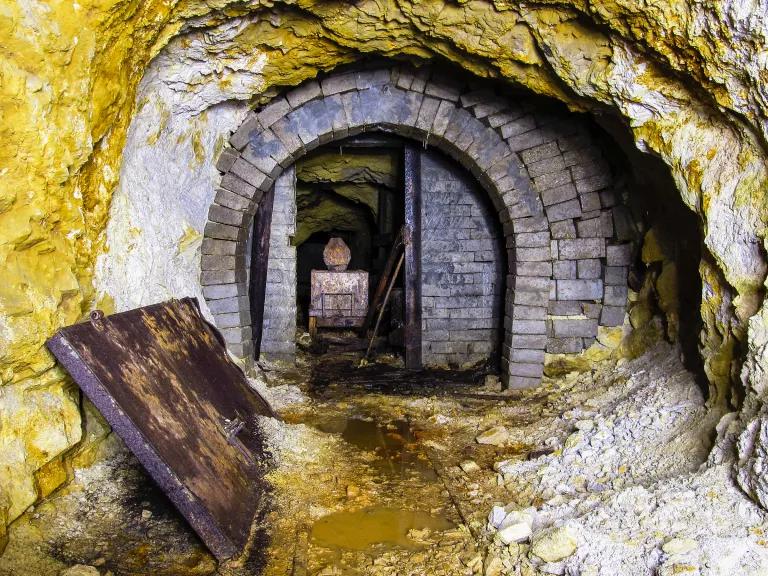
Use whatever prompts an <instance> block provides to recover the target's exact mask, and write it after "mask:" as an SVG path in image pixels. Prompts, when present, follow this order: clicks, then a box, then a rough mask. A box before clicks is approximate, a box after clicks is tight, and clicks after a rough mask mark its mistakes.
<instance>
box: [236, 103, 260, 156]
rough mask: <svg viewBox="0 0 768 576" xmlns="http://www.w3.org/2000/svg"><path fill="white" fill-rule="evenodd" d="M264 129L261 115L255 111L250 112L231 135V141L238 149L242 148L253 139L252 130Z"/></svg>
mask: <svg viewBox="0 0 768 576" xmlns="http://www.w3.org/2000/svg"><path fill="white" fill-rule="evenodd" d="M261 130H263V127H262V125H261V123H260V122H259V117H258V115H257V114H256V113H255V112H249V113H248V115H247V116H246V117H245V120H244V121H243V123H242V124H240V127H239V128H238V129H237V130H235V132H234V133H233V134H232V136H230V137H229V143H230V144H231V145H232V147H233V148H235V149H236V150H242V149H243V148H244V147H245V145H246V144H248V141H249V140H250V139H251V133H252V132H259V131H261Z"/></svg>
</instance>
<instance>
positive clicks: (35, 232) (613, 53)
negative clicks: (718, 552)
mask: <svg viewBox="0 0 768 576" xmlns="http://www.w3.org/2000/svg"><path fill="white" fill-rule="evenodd" d="M766 12H767V9H766V6H765V3H764V2H762V1H760V0H743V1H739V2H735V1H728V0H718V1H715V2H709V3H694V2H684V3H680V2H674V3H673V2H668V1H661V2H655V3H641V4H638V3H637V2H631V1H629V0H626V1H625V0H596V1H593V2H589V3H584V2H577V1H575V0H571V1H565V2H560V3H558V4H556V5H553V4H551V3H549V2H543V1H542V2H528V3H526V4H525V5H522V6H521V5H517V4H516V3H515V4H513V3H509V2H505V1H503V0H497V1H495V2H482V1H476V2H465V3H455V4H454V3H441V2H408V1H397V2H396V1H395V0H390V1H385V2H374V1H373V0H363V1H362V2H357V3H355V4H354V5H348V4H335V3H327V2H313V1H310V0H302V1H301V2H297V3H293V2H276V3H274V5H271V4H270V6H269V7H266V6H262V5H261V4H260V3H258V2H252V3H239V2H234V1H230V0H216V1H215V2H214V1H212V0H208V1H206V0H182V1H179V2H174V3H170V2H163V1H160V0H154V1H149V2H145V3H142V5H141V6H140V7H138V8H137V7H135V6H133V5H129V4H128V3H125V2H116V3H112V4H111V5H109V6H105V5H104V4H103V3H98V2H93V1H91V0H86V1H84V2H78V3H62V4H60V5H58V4H57V5H43V4H40V5H37V4H28V3H25V2H18V3H15V4H10V5H8V6H7V9H6V10H5V12H4V14H3V19H2V21H0V31H2V33H3V37H4V38H5V46H6V48H7V54H6V58H4V59H3V61H2V62H0V74H2V77H3V82H2V86H0V116H2V118H3V122H2V126H1V127H0V131H1V133H2V136H3V142H4V146H3V147H2V150H0V167H2V168H0V176H1V177H2V179H3V185H2V186H1V187H0V269H1V270H2V278H3V282H1V283H0V422H2V423H3V425H2V426H1V427H0V466H2V471H3V474H2V475H0V477H2V478H4V479H6V480H5V482H0V521H2V523H4V522H5V520H2V519H4V518H6V519H7V521H11V520H13V519H14V518H15V517H17V516H18V514H20V513H21V512H22V511H23V510H24V509H25V508H26V507H27V506H29V505H30V504H32V503H33V502H34V501H35V500H36V499H37V498H38V497H40V496H43V495H44V493H45V491H46V490H48V489H50V486H51V485H53V486H55V485H57V482H58V483H61V482H63V481H64V480H65V479H66V475H63V476H62V475H61V474H49V477H50V482H48V483H46V482H43V483H42V484H40V483H36V482H34V480H33V478H34V475H35V474H36V473H37V472H38V471H39V470H46V468H45V467H46V466H49V465H50V466H53V465H51V464H50V463H51V462H54V461H56V460H55V459H56V458H57V457H58V455H59V454H60V453H62V452H64V451H65V450H66V449H68V448H70V447H72V446H73V445H75V444H76V443H77V442H78V441H79V439H80V437H79V435H78V434H75V433H72V430H79V427H80V414H79V409H78V404H77V398H76V395H75V394H72V393H71V392H70V391H65V390H67V386H66V384H65V382H66V380H65V378H64V376H63V374H62V373H61V372H60V371H59V370H58V369H56V368H55V367H54V364H53V360H52V358H51V357H50V355H49V354H48V353H47V352H46V351H45V349H44V346H43V344H44V341H45V339H46V338H48V337H49V336H50V335H51V334H52V333H53V332H54V331H55V330H56V329H57V328H58V327H60V326H63V325H66V324H71V323H73V322H75V321H76V320H78V319H79V318H80V317H81V316H82V314H83V313H84V312H87V311H88V310H89V309H90V308H92V307H96V306H100V307H102V308H104V309H105V310H106V311H111V308H113V307H114V308H117V309H124V308H129V307H133V306H137V305H142V304H146V303H149V302H152V301H157V300H161V299H164V298H167V297H168V296H170V295H175V296H180V295H195V291H196V290H198V287H197V282H196V277H197V262H198V258H199V255H198V251H197V248H196V243H197V242H198V238H199V234H200V231H201V229H202V226H203V225H204V214H205V210H206V209H207V205H208V204H209V203H210V195H211V194H212V193H213V182H214V180H215V177H216V173H215V169H214V168H213V159H214V157H215V156H216V153H217V151H218V150H219V149H220V147H221V146H222V143H223V140H224V138H225V137H226V136H227V134H228V132H229V131H230V130H232V129H233V128H234V127H236V126H237V125H238V124H239V123H240V121H241V119H242V117H243V115H244V114H245V111H246V108H247V101H250V100H255V101H257V102H261V101H265V100H267V99H269V98H270V97H272V96H274V95H275V94H276V93H277V91H278V88H279V87H282V86H292V85H297V84H299V83H300V82H302V81H303V80H305V79H307V78H310V77H313V76H315V75H316V74H317V72H318V71H327V70H331V69H333V68H335V67H337V66H339V65H341V64H345V63H349V62H351V61H353V60H355V59H357V58H359V57H360V56H361V55H383V56H387V57H392V56H402V57H409V58H414V59H426V58H436V57H439V58H442V59H445V60H448V61H450V62H452V63H454V64H455V65H456V66H459V67H463V68H466V69H468V70H470V71H472V72H473V73H475V74H477V75H479V76H484V77H492V78H497V79H500V80H504V81H507V82H509V83H511V84H515V85H519V86H523V87H525V88H527V89H530V90H531V91H533V92H535V93H538V94H543V95H547V96H551V97H554V98H558V99H560V100H562V101H564V102H566V103H567V104H568V105H569V106H571V107H572V108H573V109H574V110H580V111H598V112H601V111H604V110H606V109H608V110H610V111H611V112H613V113H616V114H618V115H620V116H621V117H623V119H624V121H625V122H626V124H627V125H628V126H629V127H630V129H631V131H632V134H633V136H634V139H635V141H636V143H637V145H638V146H639V147H640V148H641V149H643V150H647V151H649V152H652V153H654V154H656V155H658V156H660V157H661V158H662V159H663V160H664V161H665V162H666V163H667V164H668V165H669V166H670V169H671V171H672V174H673V176H674V179H675V182H676V185H677V188H678V191H679V193H680V195H681V197H682V199H683V200H684V202H685V203H686V204H687V205H688V206H689V207H690V208H691V209H692V210H693V211H695V212H696V213H697V214H698V215H699V217H700V218H701V222H702V226H703V230H704V243H705V245H706V248H707V250H708V251H709V253H710V254H711V263H710V264H706V265H704V264H702V275H703V276H704V277H705V294H704V295H703V296H704V297H703V299H702V300H703V304H702V315H703V317H704V320H705V331H706V334H705V338H704V342H705V346H704V350H703V354H704V356H705V360H706V361H708V362H709V366H711V371H710V372H711V373H712V374H714V373H721V374H725V375H726V377H727V375H728V374H729V373H730V372H732V371H733V366H732V365H731V356H732V353H731V352H730V350H732V349H733V348H734V347H735V344H734V343H735V342H736V341H738V340H740V341H741V342H740V343H741V347H742V349H745V350H747V351H748V353H747V358H746V368H745V372H744V378H745V382H747V392H748V395H747V398H746V400H745V405H746V406H747V413H748V414H747V416H748V417H754V416H755V415H757V414H759V413H760V411H761V408H760V407H761V404H762V399H763V396H764V394H765V389H766V386H765V366H766V352H765V349H766V345H765V333H766V330H768V328H767V327H766V326H767V325H768V318H766V314H765V312H762V313H761V314H758V315H755V316H753V315H754V314H755V313H756V311H757V310H758V309H759V308H760V305H761V303H762V302H761V300H762V292H761V290H762V289H763V287H764V285H763V282H764V278H765V273H766V265H765V256H764V254H765V250H764V245H763V239H764V237H765V224H766V221H768V208H767V207H768V201H767V199H766V191H767V190H768V169H767V168H766V149H767V145H766V140H768V105H767V102H766V100H768V97H767V96H766V93H765V88H764V85H765V82H764V78H765V75H766V61H765V58H764V47H765V45H766V30H768V26H766V20H768V14H767V13H766ZM129 127H130V129H129ZM97 262H98V265H97ZM707 267H709V269H708V268H707ZM94 282H95V283H94ZM751 316H752V319H751V320H750V317H751ZM747 326H749V330H747ZM50 405H55V406H56V407H57V408H56V410H57V413H58V414H61V418H47V417H45V414H46V410H47V409H48V408H47V407H48V406H50ZM747 416H745V421H747V420H748V418H747ZM761 427H762V425H755V426H753V427H751V428H750V430H757V429H759V428H761ZM745 434H746V437H747V438H751V437H752V433H751V432H749V431H747V432H746V433H745ZM41 437H42V438H55V439H57V440H56V442H53V441H52V442H45V443H44V444H45V446H46V449H45V450H38V449H37V448H36V442H37V440H38V438H41ZM761 446H762V443H761V442H759V441H756V442H749V441H746V440H745V442H744V447H743V459H742V461H743V462H745V463H746V462H749V463H750V464H745V468H743V469H742V470H743V472H742V476H743V477H744V479H743V480H742V482H744V484H745V486H750V488H749V489H750V490H752V491H763V492H764V489H763V488H761V487H758V484H759V483H756V482H754V481H753V480H754V476H755V472H754V471H755V470H757V468H756V467H755V466H756V464H755V462H756V459H759V458H760V457H761V456H759V454H760V451H761V450H763V448H761ZM749 454H752V456H750V455H749ZM744 470H746V471H744ZM749 470H752V472H750V471H749ZM750 477H752V480H750V479H749V478H750ZM41 486H47V488H45V489H43V488H41ZM757 498H758V500H760V501H761V502H763V501H764V500H763V499H765V500H768V498H766V497H765V496H760V495H757Z"/></svg>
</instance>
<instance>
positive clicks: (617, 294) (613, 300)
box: [603, 285, 627, 307]
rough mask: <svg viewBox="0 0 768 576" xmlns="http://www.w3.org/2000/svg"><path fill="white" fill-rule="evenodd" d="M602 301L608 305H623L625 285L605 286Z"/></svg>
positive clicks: (625, 302) (625, 296) (625, 300)
mask: <svg viewBox="0 0 768 576" xmlns="http://www.w3.org/2000/svg"><path fill="white" fill-rule="evenodd" d="M603 302H604V303H605V304H606V305H608V306H622V307H623V306H625V305H626V304H627V287H626V286H615V285H614V286H606V287H605V296H603Z"/></svg>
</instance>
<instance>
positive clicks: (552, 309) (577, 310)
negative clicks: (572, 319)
mask: <svg viewBox="0 0 768 576" xmlns="http://www.w3.org/2000/svg"><path fill="white" fill-rule="evenodd" d="M547 311H548V312H549V314H550V315H552V316H581V313H582V308H581V302H578V301H562V300H550V301H549V306H548V307H547Z"/></svg>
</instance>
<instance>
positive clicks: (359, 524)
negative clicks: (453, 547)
mask: <svg viewBox="0 0 768 576" xmlns="http://www.w3.org/2000/svg"><path fill="white" fill-rule="evenodd" d="M453 527H454V524H453V523H452V522H451V521H450V520H448V519H447V518H444V517H442V516H434V515H431V514H429V513H427V512H422V511H418V510H398V509H395V508H367V509H363V510H357V511H355V512H347V511H342V512H336V513H335V514H329V515H328V516H325V517H324V518H321V519H320V520H318V521H317V522H315V524H314V526H313V527H312V532H311V534H310V536H311V538H312V541H313V543H315V544H318V545H320V546H323V547H325V548H335V549H346V550H367V549H369V548H371V547H373V546H376V545H383V546H385V547H399V548H411V549H416V548H420V547H421V546H424V545H426V544H429V543H430V536H431V535H432V533H434V532H442V531H445V530H450V529H451V528H453Z"/></svg>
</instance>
